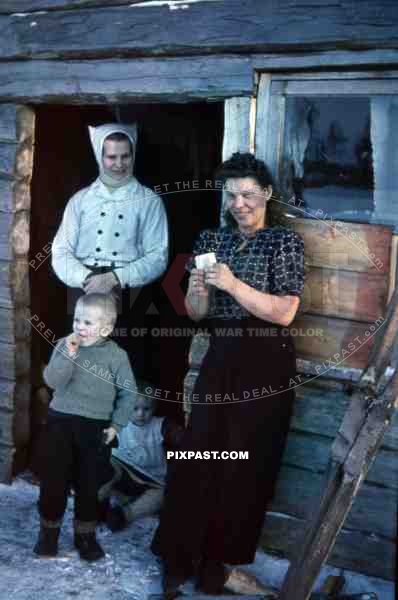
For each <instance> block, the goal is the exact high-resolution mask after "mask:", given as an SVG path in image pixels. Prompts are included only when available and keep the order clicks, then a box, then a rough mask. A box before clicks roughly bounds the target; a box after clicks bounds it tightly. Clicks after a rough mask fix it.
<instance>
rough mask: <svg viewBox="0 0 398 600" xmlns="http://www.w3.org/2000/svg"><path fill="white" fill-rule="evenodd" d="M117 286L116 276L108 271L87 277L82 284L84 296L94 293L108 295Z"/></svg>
mask: <svg viewBox="0 0 398 600" xmlns="http://www.w3.org/2000/svg"><path fill="white" fill-rule="evenodd" d="M117 284H118V279H117V277H116V275H115V274H114V273H113V272H112V271H109V273H102V274H98V275H88V277H87V278H86V280H85V281H84V283H83V290H84V292H85V294H92V293H95V292H98V293H100V294H110V292H111V291H112V290H113V288H114V287H115V286H116V285H117Z"/></svg>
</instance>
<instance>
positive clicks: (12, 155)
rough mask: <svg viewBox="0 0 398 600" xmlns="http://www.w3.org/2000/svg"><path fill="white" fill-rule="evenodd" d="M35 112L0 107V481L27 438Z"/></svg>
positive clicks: (16, 458) (12, 107)
mask: <svg viewBox="0 0 398 600" xmlns="http://www.w3.org/2000/svg"><path fill="white" fill-rule="evenodd" d="M33 145H34V113H33V111H32V110H30V109H29V108H27V107H23V106H19V107H18V106H14V105H7V104H3V105H0V190H1V196H2V203H1V207H0V221H1V233H0V236H1V238H0V264H1V266H0V273H1V275H0V276H1V291H0V355H1V360H0V389H1V405H0V480H1V481H9V480H10V478H11V470H12V463H13V460H14V463H15V460H19V457H18V454H17V455H16V456H14V453H15V449H17V448H24V447H26V445H27V443H28V441H29V427H30V422H29V406H30V327H29V323H28V318H29V306H30V292H29V264H28V260H29V259H28V252H29V235H30V232H29V211H30V179H31V174H32V161H33Z"/></svg>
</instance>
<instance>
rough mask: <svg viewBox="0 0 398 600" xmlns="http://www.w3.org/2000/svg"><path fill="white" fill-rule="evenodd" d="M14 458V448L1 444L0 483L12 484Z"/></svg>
mask: <svg viewBox="0 0 398 600" xmlns="http://www.w3.org/2000/svg"><path fill="white" fill-rule="evenodd" d="M13 456H14V448H13V446H12V445H11V444H1V443H0V481H1V482H2V483H11V473H12V462H13Z"/></svg>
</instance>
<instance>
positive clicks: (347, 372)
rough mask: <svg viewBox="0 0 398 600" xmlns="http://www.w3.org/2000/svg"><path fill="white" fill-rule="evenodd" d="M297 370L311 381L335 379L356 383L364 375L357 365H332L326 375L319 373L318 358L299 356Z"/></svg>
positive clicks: (340, 381)
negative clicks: (311, 358) (309, 358)
mask: <svg viewBox="0 0 398 600" xmlns="http://www.w3.org/2000/svg"><path fill="white" fill-rule="evenodd" d="M296 364H297V371H298V372H299V373H301V374H302V375H304V376H305V377H308V378H310V379H309V381H311V382H314V383H315V382H316V381H321V380H326V378H327V379H328V380H333V381H334V382H336V383H337V382H339V383H344V382H348V384H352V383H356V382H358V381H359V380H360V378H361V375H362V369H357V368H355V367H342V366H341V365H340V366H339V367H330V368H328V371H327V373H326V374H325V375H322V374H321V375H320V374H319V364H318V362H317V361H316V360H306V359H304V358H297V361H296Z"/></svg>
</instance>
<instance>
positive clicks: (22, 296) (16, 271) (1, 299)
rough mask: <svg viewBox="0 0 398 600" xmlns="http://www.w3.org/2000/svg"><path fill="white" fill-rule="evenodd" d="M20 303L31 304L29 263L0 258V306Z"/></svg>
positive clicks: (4, 306) (8, 306)
mask: <svg viewBox="0 0 398 600" xmlns="http://www.w3.org/2000/svg"><path fill="white" fill-rule="evenodd" d="M0 221H1V217H0ZM0 247H1V246H0ZM20 304H23V305H25V306H27V305H29V263H28V262H27V261H26V260H21V259H14V261H4V260H0V307H2V308H13V307H14V306H16V305H20Z"/></svg>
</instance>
